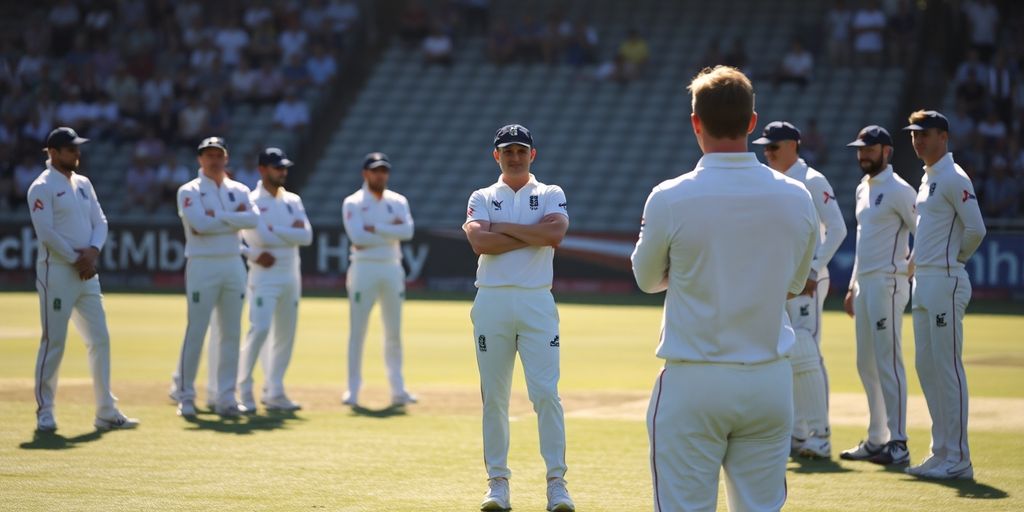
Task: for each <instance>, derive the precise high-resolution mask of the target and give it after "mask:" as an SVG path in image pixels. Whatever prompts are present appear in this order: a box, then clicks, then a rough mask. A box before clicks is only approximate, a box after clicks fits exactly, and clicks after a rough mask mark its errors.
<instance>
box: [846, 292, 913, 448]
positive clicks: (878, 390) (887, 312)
mask: <svg viewBox="0 0 1024 512" xmlns="http://www.w3.org/2000/svg"><path fill="white" fill-rule="evenodd" d="M909 298H910V282H909V281H908V280H907V276H905V275H894V274H887V273H871V274H866V275H862V276H858V277H857V285H856V287H854V291H853V313H854V325H855V327H856V332H857V372H858V373H860V381H861V383H862V384H864V391H865V393H866V394H867V398H868V412H869V418H870V419H869V422H868V441H869V442H870V443H871V444H874V445H880V444H884V443H887V442H889V441H906V440H907V375H906V372H905V371H904V369H903V344H902V341H901V339H902V336H901V333H902V332H903V310H904V309H905V308H906V307H907V300H908V299H909Z"/></svg>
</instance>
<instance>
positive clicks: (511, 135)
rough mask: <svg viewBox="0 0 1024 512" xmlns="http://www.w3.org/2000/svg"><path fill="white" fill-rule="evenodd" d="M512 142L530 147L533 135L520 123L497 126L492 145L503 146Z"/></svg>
mask: <svg viewBox="0 0 1024 512" xmlns="http://www.w3.org/2000/svg"><path fill="white" fill-rule="evenodd" d="M512 144H519V145H522V146H526V147H528V148H532V147H533V135H530V130H527V129H526V127H525V126H523V125H521V124H507V125H505V126H502V127H501V128H498V131H497V133H495V134H494V147H495V148H503V147H505V146H509V145H512Z"/></svg>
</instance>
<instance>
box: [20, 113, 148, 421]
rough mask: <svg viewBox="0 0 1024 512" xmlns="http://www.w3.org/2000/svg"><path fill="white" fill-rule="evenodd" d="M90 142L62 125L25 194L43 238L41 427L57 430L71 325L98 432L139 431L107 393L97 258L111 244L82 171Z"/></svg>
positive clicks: (106, 338) (39, 266)
mask: <svg viewBox="0 0 1024 512" xmlns="http://www.w3.org/2000/svg"><path fill="white" fill-rule="evenodd" d="M88 140H89V139H85V138H82V137H79V136H78V134H77V133H75V131H74V130H72V129H71V128H66V127H61V128H57V129H56V130H53V131H52V132H50V135H49V136H48V137H47V138H46V154H47V157H48V158H47V160H46V170H44V171H43V172H42V173H41V174H40V175H39V177H38V178H36V179H35V181H33V182H32V185H31V186H29V189H28V204H29V208H30V210H29V212H30V215H31V217H32V226H33V227H34V228H35V231H36V239H38V240H39V251H38V253H39V254H38V259H37V260H36V289H37V290H38V291H39V311H40V316H41V320H42V324H43V335H42V338H41V340H40V343H39V356H38V358H37V359H36V371H35V377H36V389H35V394H36V404H37V406H38V408H37V409H36V430H37V431H39V432H46V433H49V432H54V431H56V430H57V420H56V418H55V417H54V415H53V407H54V402H55V398H56V394H57V371H58V370H59V369H60V362H61V359H63V357H64V345H65V342H66V341H67V335H68V320H74V322H75V327H77V328H78V330H79V332H81V333H82V337H83V338H85V342H86V344H87V345H88V346H89V369H90V371H91V372H92V385H93V392H94V393H95V395H96V420H95V422H94V424H95V426H96V428H98V429H100V430H110V429H114V428H134V427H137V426H138V425H139V420H136V419H133V418H126V417H125V415H124V414H121V411H119V410H117V407H116V406H115V404H116V403H117V399H116V398H114V395H113V394H112V393H111V392H110V334H109V333H108V332H107V317H106V314H105V313H104V311H103V295H102V293H101V292H100V278H99V276H98V275H97V273H96V259H97V258H98V257H99V254H100V248H102V247H103V242H105V241H106V239H107V217H106V216H105V215H104V214H103V209H102V208H100V203H99V200H98V199H97V198H96V191H95V190H93V188H92V182H90V181H89V178H86V177H85V176H82V175H81V174H78V173H77V172H76V171H78V160H79V156H81V149H80V148H79V146H80V145H82V144H84V143H86V142H88Z"/></svg>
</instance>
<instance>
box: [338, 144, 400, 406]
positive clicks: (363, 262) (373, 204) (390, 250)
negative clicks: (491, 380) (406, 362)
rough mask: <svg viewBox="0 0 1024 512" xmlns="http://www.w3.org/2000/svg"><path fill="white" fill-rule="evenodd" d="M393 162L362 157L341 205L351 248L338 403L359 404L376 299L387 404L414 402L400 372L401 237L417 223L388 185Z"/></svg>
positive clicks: (378, 155)
mask: <svg viewBox="0 0 1024 512" xmlns="http://www.w3.org/2000/svg"><path fill="white" fill-rule="evenodd" d="M390 172H391V162H390V161H389V160H388V156H387V155H385V154H384V153H370V154H368V155H366V158H364V160H363V186H362V188H360V189H359V190H357V191H356V192H354V193H353V194H352V195H350V196H348V197H346V198H345V202H344V204H343V205H342V211H343V214H344V219H343V222H344V224H345V233H346V234H347V235H348V239H349V241H350V242H351V244H352V245H351V247H352V253H351V256H350V261H351V263H350V265H349V267H348V273H347V274H346V276H345V288H346V289H347V290H348V311H349V331H348V390H347V391H345V394H344V395H343V396H342V399H341V401H342V403H344V404H345V405H351V406H356V405H358V404H359V390H360V388H361V387H362V384H363V345H364V342H365V341H366V327H367V324H368V323H369V321H370V311H371V310H372V309H373V304H374V303H375V302H377V299H380V313H381V315H380V316H381V319H382V320H383V321H384V362H385V364H386V365H387V368H388V382H389V383H390V385H391V405H392V406H396V407H398V406H403V405H406V404H414V403H416V400H417V399H416V396H415V395H413V394H411V393H409V392H408V391H407V390H406V389H405V380H404V379H403V378H402V301H403V300H404V299H405V269H404V268H402V248H401V242H404V241H406V240H411V239H412V235H413V231H414V228H415V226H414V225H413V220H412V211H411V210H409V201H408V200H406V199H405V196H403V195H402V194H399V193H398V192H394V191H392V190H388V188H387V185H388V177H389V174H390Z"/></svg>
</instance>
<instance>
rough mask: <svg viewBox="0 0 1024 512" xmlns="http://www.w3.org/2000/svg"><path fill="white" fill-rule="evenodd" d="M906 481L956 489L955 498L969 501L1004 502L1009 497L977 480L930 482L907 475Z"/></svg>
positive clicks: (1007, 494)
mask: <svg viewBox="0 0 1024 512" xmlns="http://www.w3.org/2000/svg"><path fill="white" fill-rule="evenodd" d="M907 478H908V480H910V481H912V482H920V483H922V484H932V485H941V486H943V487H948V488H950V489H956V493H957V497H958V498H964V499H969V500H1004V499H1006V498H1009V497H1010V493H1008V492H1006V491H1004V490H1002V489H999V488H997V487H992V486H991V485H986V484H983V483H981V482H978V481H977V480H931V479H927V478H914V477H912V476H909V475H908V477H907Z"/></svg>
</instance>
